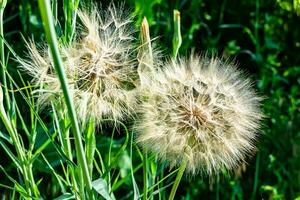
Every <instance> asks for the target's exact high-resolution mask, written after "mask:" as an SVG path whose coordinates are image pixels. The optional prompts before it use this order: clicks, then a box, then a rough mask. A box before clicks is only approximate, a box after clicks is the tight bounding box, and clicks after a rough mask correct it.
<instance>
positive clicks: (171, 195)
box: [169, 160, 187, 200]
mask: <svg viewBox="0 0 300 200" xmlns="http://www.w3.org/2000/svg"><path fill="white" fill-rule="evenodd" d="M186 164H187V162H186V161H185V160H184V161H183V162H182V164H181V166H180V168H179V170H178V173H177V176H176V179H175V182H174V185H173V187H172V190H171V194H170V197H169V200H173V199H174V197H175V194H176V191H177V188H178V185H179V183H180V180H181V178H182V175H183V173H184V170H185V168H186Z"/></svg>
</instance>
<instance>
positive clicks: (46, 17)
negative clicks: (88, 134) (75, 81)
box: [38, 0, 94, 199]
mask: <svg viewBox="0 0 300 200" xmlns="http://www.w3.org/2000/svg"><path fill="white" fill-rule="evenodd" d="M38 4H39V8H40V13H41V16H42V20H43V23H44V29H45V33H46V36H47V41H48V44H49V46H50V50H51V54H52V58H53V62H54V67H55V70H56V72H57V75H58V77H59V80H60V83H61V88H62V91H63V94H64V98H65V103H66V106H67V108H68V114H69V117H70V120H71V124H72V129H73V134H74V138H75V149H76V154H77V157H78V162H79V166H80V169H81V170H82V175H83V178H84V182H85V186H86V187H87V193H88V196H89V199H94V197H93V191H92V181H91V178H90V174H89V170H88V165H87V160H86V156H85V151H84V147H83V144H82V140H81V133H80V129H79V125H78V120H77V115H76V113H75V108H74V105H73V100H72V98H71V94H70V91H69V88H68V85H67V84H68V83H67V78H66V74H65V71H64V67H63V62H62V59H61V56H60V53H59V49H58V42H57V38H56V33H55V28H54V22H53V16H52V12H51V6H50V1H49V0H38Z"/></svg>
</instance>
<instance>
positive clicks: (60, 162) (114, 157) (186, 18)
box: [0, 0, 300, 200]
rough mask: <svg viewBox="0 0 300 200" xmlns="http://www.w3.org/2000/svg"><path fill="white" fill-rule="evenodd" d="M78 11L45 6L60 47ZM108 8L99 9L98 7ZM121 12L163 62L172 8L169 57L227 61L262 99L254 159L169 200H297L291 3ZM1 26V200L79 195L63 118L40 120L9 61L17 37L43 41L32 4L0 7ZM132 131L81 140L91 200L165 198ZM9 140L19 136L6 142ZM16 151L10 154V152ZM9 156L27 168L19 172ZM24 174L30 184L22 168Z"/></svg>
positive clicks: (156, 165) (54, 114) (163, 182)
mask: <svg viewBox="0 0 300 200" xmlns="http://www.w3.org/2000/svg"><path fill="white" fill-rule="evenodd" d="M0 2H1V0H0ZM82 2H83V1H52V13H53V14H54V19H55V21H54V24H55V28H56V32H57V34H58V35H59V36H63V37H65V38H63V41H62V42H70V41H71V40H72V39H73V37H74V24H73V23H72V22H73V20H74V14H75V10H76V8H77V6H79V7H81V6H85V5H83V4H84V3H82ZM109 2H110V1H104V2H102V4H103V6H104V7H105V5H106V4H108V3H109ZM116 2H117V1H116ZM72 3H73V4H72ZM78 3H79V4H78ZM125 7H126V8H129V9H130V10H131V11H133V15H134V17H135V20H136V21H135V24H136V27H137V30H139V28H140V24H141V22H142V19H143V17H144V16H146V17H147V20H148V22H149V25H150V35H151V37H152V38H154V37H158V39H157V42H158V43H159V44H160V45H161V46H162V50H163V52H164V53H165V54H167V55H172V52H173V49H172V48H170V47H172V45H173V41H174V40H173V33H174V27H176V24H175V26H174V19H173V10H175V9H177V10H178V11H179V12H180V16H181V24H180V28H181V39H182V43H181V45H179V46H180V48H179V52H178V54H179V55H185V54H188V53H189V52H192V51H195V52H200V53H203V54H206V53H207V54H218V55H222V56H223V57H224V59H235V61H236V62H238V63H239V65H240V68H242V69H244V70H246V71H247V72H248V73H249V75H251V76H252V77H253V80H257V81H256V82H254V84H255V87H256V88H257V89H258V92H259V94H261V95H263V96H264V97H265V100H264V102H263V110H264V113H265V115H266V119H265V120H264V125H263V127H262V132H263V134H262V135H261V136H260V137H259V138H258V139H257V145H258V151H257V152H256V154H255V155H253V157H252V158H249V163H248V165H247V166H242V167H241V168H240V169H239V170H237V171H236V172H235V173H232V174H226V173H224V174H221V175H220V176H219V177H216V178H215V179H213V180H211V179H210V180H209V179H208V178H207V177H205V176H203V177H202V176H197V177H184V176H183V178H182V181H181V183H180V184H179V187H178V190H177V193H176V197H175V198H176V199H187V200H188V199H200V198H201V197H203V198H205V199H262V198H263V199H299V198H300V168H299V164H300V162H299V160H300V126H299V121H300V78H299V77H300V56H299V52H300V40H299V38H300V28H299V24H300V2H299V0H293V1H290V0H269V1H262V0H256V1H250V0H248V1H236V0H231V1H229V0H222V1H219V0H210V1H208V0H191V1H187V0H184V1H178V0H177V1H172V0H166V1H161V0H155V1H152V0H134V1H133V0H128V1H126V2H125ZM3 26H4V43H6V45H5V63H7V64H6V66H7V71H6V69H5V73H6V75H7V76H6V78H7V79H6V82H7V85H6V86H5V88H3V89H4V91H8V93H9V96H10V98H9V99H10V100H4V101H10V102H9V103H8V104H5V109H2V110H1V112H2V115H1V116H2V118H3V119H5V120H4V121H5V122H4V123H3V121H2V120H1V122H0V153H1V155H2V159H1V161H0V166H1V170H0V177H1V178H0V193H1V194H2V196H1V197H2V199H19V198H20V194H24V193H26V190H31V192H32V195H35V194H36V195H38V194H41V195H42V198H44V199H54V198H57V199H73V198H74V194H73V193H72V191H74V190H75V187H78V188H77V189H78V190H77V191H81V192H83V193H84V190H83V188H80V187H81V184H82V183H80V181H83V180H81V179H80V177H78V174H80V173H78V171H80V170H79V168H78V166H77V160H76V156H75V151H74V149H75V148H74V143H73V142H74V141H73V138H72V137H73V136H72V135H70V134H73V132H71V130H70V122H71V121H70V118H68V117H67V116H63V117H62V116H61V115H62V113H59V112H58V110H57V108H55V107H54V106H53V107H51V108H47V109H48V110H46V111H49V112H44V111H42V112H40V111H38V110H37V109H36V102H35V98H34V97H33V96H32V95H31V90H32V87H34V86H33V85H31V84H30V83H29V81H30V77H28V75H26V74H24V73H22V72H20V71H19V70H18V68H17V64H16V62H15V59H18V55H19V56H20V57H24V53H26V52H24V51H26V50H25V45H24V40H23V37H24V38H26V39H28V38H34V40H35V41H36V42H43V41H45V40H46V37H45V33H44V30H43V26H42V20H41V16H40V12H39V8H38V6H37V3H36V1H34V0H20V1H12V0H8V1H7V5H6V8H5V11H4V18H3ZM175 29H176V28H175ZM137 35H138V33H137ZM0 41H2V37H1V39H0ZM175 42H176V41H175ZM176 44H177V45H178V44H179V42H178V41H177V43H176ZM176 44H175V46H176ZM175 49H176V50H177V47H175ZM176 54H177V52H176ZM1 69H2V68H1ZM2 76H3V75H2ZM1 80H2V78H1ZM1 87H3V85H1ZM7 99H8V98H7ZM9 107H10V108H9ZM7 119H9V120H10V121H9V120H7ZM62 119H63V120H62ZM131 123H132V122H127V123H126V124H121V123H120V125H119V128H117V129H114V130H112V127H110V126H109V125H106V124H105V125H104V126H103V127H101V128H98V129H95V130H93V129H88V128H87V129H86V130H83V131H82V132H84V136H83V141H84V142H86V143H85V149H87V152H88V153H86V158H87V165H88V170H89V173H90V175H91V177H92V181H93V182H92V183H93V184H92V186H93V188H94V195H95V196H96V197H97V198H99V199H103V198H105V199H138V198H143V195H145V196H147V197H148V199H167V198H168V196H169V194H170V191H171V187H172V184H173V182H174V180H175V175H176V172H177V171H176V170H174V169H172V170H169V169H168V168H167V167H166V165H165V163H161V162H158V161H157V160H156V159H155V157H154V156H153V155H147V156H146V155H144V154H143V153H142V152H140V149H139V148H138V147H137V146H135V144H134V143H133V142H132V141H133V139H134V138H133V137H132V134H133V133H132V132H130V129H129V127H130V125H131ZM7 127H8V129H7ZM11 127H13V129H12V128H11ZM80 128H82V127H80ZM16 131H17V134H18V137H17V138H14V136H15V135H16ZM69 132H70V133H69ZM91 133H94V135H93V136H95V138H93V137H92V136H91ZM69 135H70V136H69ZM68 137H71V139H70V141H71V142H70V143H71V145H70V144H68V143H63V141H64V140H63V139H62V138H68ZM18 138H19V139H18ZM18 140H19V141H18ZM88 141H90V142H88ZM16 142H17V143H18V144H17V146H16V145H13V144H14V143H16ZM19 143H20V144H19ZM16 148H17V149H16ZM95 148H96V149H95ZM70 149H71V150H73V151H70ZM17 151H20V152H17ZM133 152H135V153H134V154H133ZM136 152H138V153H136ZM18 153H19V154H20V155H18ZM92 155H94V156H92ZM18 156H19V157H20V156H21V157H22V159H25V161H27V162H29V163H30V165H29V164H26V163H25V164H24V163H21V162H20V160H19V158H18ZM249 157H251V156H249ZM23 161H24V160H23ZM31 164H32V172H33V176H34V178H33V180H32V179H31V180H30V181H29V183H24V176H23V174H22V173H21V172H22V166H23V167H25V168H26V167H28V166H31ZM24 171H26V173H28V175H29V176H30V173H31V172H30V168H26V169H24ZM26 184H29V185H32V186H33V187H32V188H31V189H30V187H29V186H28V185H27V187H26ZM145 185H146V187H145ZM143 186H144V187H143ZM37 188H38V189H39V191H38V190H37ZM97 194H99V195H98V196H97ZM76 195H78V194H76ZM102 197H103V198H102ZM27 198H28V196H27Z"/></svg>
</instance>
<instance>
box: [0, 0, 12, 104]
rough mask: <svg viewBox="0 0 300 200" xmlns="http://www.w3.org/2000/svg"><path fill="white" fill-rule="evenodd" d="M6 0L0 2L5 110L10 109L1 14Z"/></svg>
mask: <svg viewBox="0 0 300 200" xmlns="http://www.w3.org/2000/svg"><path fill="white" fill-rule="evenodd" d="M6 3H7V0H0V67H1V76H2V80H1V81H2V84H3V85H4V88H3V92H4V98H5V105H6V108H7V109H8V110H9V109H10V100H9V99H10V98H9V95H8V90H7V81H6V73H5V71H6V62H5V52H4V41H3V38H4V33H3V14H4V9H5V7H6Z"/></svg>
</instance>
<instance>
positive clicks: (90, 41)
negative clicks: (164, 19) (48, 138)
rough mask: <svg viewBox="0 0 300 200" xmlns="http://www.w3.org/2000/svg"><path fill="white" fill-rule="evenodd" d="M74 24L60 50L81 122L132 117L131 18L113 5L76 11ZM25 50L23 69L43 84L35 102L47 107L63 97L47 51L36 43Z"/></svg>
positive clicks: (133, 75)
mask: <svg viewBox="0 0 300 200" xmlns="http://www.w3.org/2000/svg"><path fill="white" fill-rule="evenodd" d="M100 13H101V14H100ZM78 21H79V22H81V26H80V28H77V31H76V38H75V40H74V41H73V42H71V44H68V45H66V46H63V45H61V47H60V51H61V54H62V57H63V64H64V67H65V72H66V76H67V79H68V83H69V90H70V91H71V94H72V96H73V102H74V104H75V107H76V109H77V113H78V116H79V118H80V119H81V120H83V121H86V120H88V119H89V118H94V119H95V120H96V121H99V122H100V121H101V119H103V118H108V119H113V120H114V121H116V120H121V119H123V118H125V117H127V116H131V115H132V113H133V110H134V109H133V107H134V104H135V99H136V98H135V95H136V94H135V93H136V92H135V87H136V86H135V79H136V78H137V74H136V70H135V69H134V66H135V59H134V54H135V47H134V42H133V37H132V34H133V31H132V29H131V19H130V17H129V16H127V15H126V14H125V12H123V11H122V8H121V7H120V8H116V7H115V6H114V5H113V4H112V5H110V6H109V7H108V8H107V9H106V10H100V11H98V10H96V9H94V10H92V11H91V12H87V11H79V12H78ZM28 49H29V57H30V59H28V60H27V61H23V62H22V63H21V65H22V68H23V69H25V70H26V71H27V72H28V73H29V74H30V75H32V76H33V77H34V78H33V81H34V82H35V83H36V84H37V85H39V86H41V89H39V91H38V92H39V97H38V98H39V100H40V101H42V102H43V103H45V104H47V103H50V102H51V101H55V102H57V101H56V100H55V99H57V97H59V98H58V99H62V97H63V96H62V93H61V91H60V90H61V89H60V84H59V80H58V78H57V76H56V75H55V71H54V70H53V69H54V67H53V63H52V61H51V60H52V59H51V56H50V53H49V52H48V51H47V50H46V49H44V50H43V51H40V50H39V49H38V48H37V47H36V45H34V44H31V45H29V47H28ZM60 97H61V98H60Z"/></svg>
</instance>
